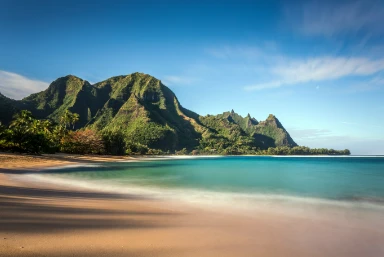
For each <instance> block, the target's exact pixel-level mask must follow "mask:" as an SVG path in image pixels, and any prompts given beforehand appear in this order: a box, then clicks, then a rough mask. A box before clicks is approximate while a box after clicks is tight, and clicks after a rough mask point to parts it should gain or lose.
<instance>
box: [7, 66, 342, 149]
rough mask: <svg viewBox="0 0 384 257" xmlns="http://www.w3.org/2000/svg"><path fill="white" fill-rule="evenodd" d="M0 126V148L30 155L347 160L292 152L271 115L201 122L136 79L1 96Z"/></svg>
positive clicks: (58, 83) (73, 80)
mask: <svg viewBox="0 0 384 257" xmlns="http://www.w3.org/2000/svg"><path fill="white" fill-rule="evenodd" d="M12 117H14V118H13V119H12ZM0 121H1V122H2V123H3V124H4V126H2V127H1V132H0V133H1V135H0V137H1V141H0V147H1V148H2V149H6V150H14V151H23V152H31V153H40V152H56V151H62V152H69V153H108V154H118V155H122V154H167V153H168V154H173V153H175V154H189V153H190V154H346V153H347V151H334V150H332V149H331V150H327V149H325V150H324V149H312V150H308V148H302V147H301V148H300V147H299V148H298V146H297V144H296V143H295V142H294V141H293V139H292V138H291V137H290V135H289V133H288V132H287V131H286V130H285V128H284V127H283V126H282V124H281V123H280V122H279V120H278V119H277V118H276V117H275V116H274V115H269V117H268V118H267V119H266V120H265V121H260V122H259V121H257V120H256V119H255V118H252V117H251V116H250V115H249V114H248V115H247V116H246V117H242V116H241V115H239V114H237V113H235V112H234V111H233V110H232V111H231V112H224V113H223V114H219V115H207V116H200V115H198V114H196V113H194V112H192V111H190V110H187V109H185V108H183V107H182V106H181V104H180V103H179V101H178V99H177V97H176V96H175V94H174V93H173V92H172V91H171V90H170V89H169V88H167V87H166V86H165V85H163V84H162V83H161V81H160V80H158V79H156V78H154V77H152V76H149V75H146V74H142V73H133V74H131V75H127V76H117V77H112V78H110V79H107V80H105V81H102V82H99V83H96V84H94V85H91V84H90V83H89V82H87V81H85V80H82V79H80V78H77V77H75V76H72V75H69V76H66V77H62V78H59V79H57V80H55V81H54V82H52V83H51V85H50V86H49V87H48V89H47V90H45V91H42V92H40V93H36V94H32V95H31V96H28V97H26V98H24V99H22V100H20V101H16V100H12V99H9V98H7V97H5V96H3V95H1V94H0Z"/></svg>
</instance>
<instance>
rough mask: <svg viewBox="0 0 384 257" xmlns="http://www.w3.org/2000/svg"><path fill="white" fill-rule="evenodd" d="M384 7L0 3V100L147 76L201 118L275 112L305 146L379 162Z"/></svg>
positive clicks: (383, 142)
mask: <svg viewBox="0 0 384 257" xmlns="http://www.w3.org/2000/svg"><path fill="white" fill-rule="evenodd" d="M383 13H384V2H383V1H196V0H195V1H160V0H158V1H145V0H144V1H104V2H103V1H59V0H57V1H38V0H36V1H18V0H0V33H1V34H0V92H2V93H3V94H5V95H7V96H9V97H13V98H18V99H20V98H22V97H24V96H26V95H29V94H30V93H33V92H38V91H41V90H43V89H45V88H46V87H47V86H48V85H49V83H50V82H52V81H53V80H55V79H56V78H58V77H61V76H65V75H67V74H73V75H76V76H79V77H81V78H83V79H86V80H88V81H90V82H91V83H95V82H98V81H102V80H104V79H106V78H109V77H111V76H116V75H123V74H130V73H132V72H136V71H139V72H144V73H147V74H151V75H153V76H155V77H157V78H159V79H161V80H162V82H163V83H164V84H165V85H167V86H169V87H170V88H171V89H172V90H173V91H174V92H175V93H176V95H177V96H178V98H179V100H180V102H181V103H182V105H183V106H184V107H186V108H188V109H191V110H193V111H195V112H197V113H199V114H202V115H205V114H208V113H209V114H218V113H222V112H224V111H228V110H231V109H234V110H235V111H236V112H238V113H240V114H242V115H246V114H247V113H250V114H251V115H252V116H254V117H255V118H256V119H257V120H264V119H265V118H266V117H267V116H268V114H269V113H273V114H275V115H276V116H277V117H278V118H279V120H280V121H281V122H282V123H283V125H284V126H285V127H286V128H287V129H288V131H289V132H290V134H291V135H292V137H293V138H294V140H295V141H296V142H297V143H299V144H301V145H306V146H309V147H328V148H335V149H344V148H349V149H350V150H351V151H352V153H353V154H384V135H383V133H382V132H383V131H384V119H383V113H384V101H383V99H384V30H383V29H382V24H384V15H383Z"/></svg>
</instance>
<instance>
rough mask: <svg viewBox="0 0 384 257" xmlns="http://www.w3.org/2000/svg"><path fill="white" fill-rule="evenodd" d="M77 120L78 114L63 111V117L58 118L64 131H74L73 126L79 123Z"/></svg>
mask: <svg viewBox="0 0 384 257" xmlns="http://www.w3.org/2000/svg"><path fill="white" fill-rule="evenodd" d="M79 119H80V116H79V114H77V113H72V112H70V111H69V110H65V112H64V115H63V116H61V117H60V123H61V125H62V126H63V127H65V128H66V129H70V128H71V127H72V129H73V130H75V124H76V122H78V121H79Z"/></svg>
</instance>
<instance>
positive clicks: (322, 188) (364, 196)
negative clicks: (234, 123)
mask: <svg viewBox="0 0 384 257" xmlns="http://www.w3.org/2000/svg"><path fill="white" fill-rule="evenodd" d="M43 176H45V177H49V178H50V179H61V180H67V181H72V182H84V183H85V182H86V183H87V185H88V186H90V185H94V186H95V188H103V187H105V188H109V189H113V190H115V191H120V190H121V191H122V190H125V192H130V191H129V190H130V189H133V188H135V189H138V188H140V189H142V190H146V189H148V190H152V191H151V192H152V193H153V192H157V193H159V194H160V193H161V192H167V194H168V195H172V194H173V195H175V194H178V193H180V192H186V195H188V194H189V193H190V194H192V192H195V193H196V192H198V193H200V196H204V194H210V193H212V195H211V196H213V197H214V195H215V194H214V193H227V194H241V195H248V196H249V195H251V196H252V195H263V196H289V197H300V198H311V199H313V198H317V199H325V200H338V201H340V200H342V201H354V202H356V201H367V202H371V203H375V204H380V205H382V204H384V157H269V156H257V157H256V156H255V157H253V156H252V157H251V156H246V157H244V156H242V157H217V158H193V159H191V158H189V159H164V160H153V161H145V162H126V163H122V162H119V163H106V164H102V165H101V166H99V167H94V166H92V167H77V168H65V169H60V170H49V171H47V172H46V174H44V175H43ZM153 190H155V191H153Z"/></svg>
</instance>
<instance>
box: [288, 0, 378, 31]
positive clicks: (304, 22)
mask: <svg viewBox="0 0 384 257" xmlns="http://www.w3.org/2000/svg"><path fill="white" fill-rule="evenodd" d="M382 3H383V2H382V1H376V0H364V1H363V0H358V1H311V2H306V3H304V4H303V5H301V6H299V7H298V8H290V7H288V8H287V11H286V13H287V16H288V18H289V19H291V20H293V23H292V25H293V27H294V28H295V29H298V30H299V31H300V32H302V33H303V34H306V35H321V36H327V37H334V36H338V35H346V34H356V33H360V32H364V31H366V30H367V29H368V30H369V33H373V34H383V33H384V31H383V30H382V26H381V24H383V23H384V15H383V12H384V6H383V4H382Z"/></svg>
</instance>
